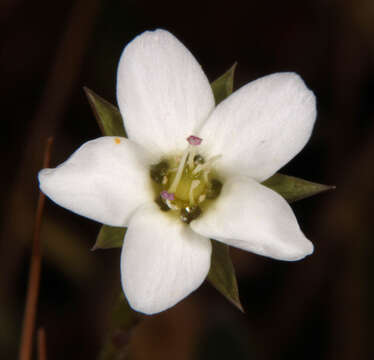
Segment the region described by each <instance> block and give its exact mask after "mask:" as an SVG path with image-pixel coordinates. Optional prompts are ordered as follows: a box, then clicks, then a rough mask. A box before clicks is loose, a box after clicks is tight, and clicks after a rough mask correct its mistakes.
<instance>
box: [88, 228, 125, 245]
mask: <svg viewBox="0 0 374 360" xmlns="http://www.w3.org/2000/svg"><path fill="white" fill-rule="evenodd" d="M126 230H127V228H125V227H116V226H108V225H103V226H102V227H101V229H100V231H99V234H98V235H97V238H96V242H95V245H94V246H93V247H92V249H91V250H92V251H93V250H97V249H113V248H119V247H121V246H122V244H123V239H124V237H125V234H126Z"/></svg>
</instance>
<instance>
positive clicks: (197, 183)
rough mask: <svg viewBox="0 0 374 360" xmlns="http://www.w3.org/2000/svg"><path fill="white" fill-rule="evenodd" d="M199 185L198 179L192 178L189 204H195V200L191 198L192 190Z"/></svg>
mask: <svg viewBox="0 0 374 360" xmlns="http://www.w3.org/2000/svg"><path fill="white" fill-rule="evenodd" d="M199 185H200V180H193V181H192V183H191V187H190V192H189V194H188V195H189V199H190V204H191V205H194V204H195V200H194V198H193V191H194V190H195V189H196V188H197V187H198V186H199Z"/></svg>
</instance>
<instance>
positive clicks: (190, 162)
mask: <svg viewBox="0 0 374 360" xmlns="http://www.w3.org/2000/svg"><path fill="white" fill-rule="evenodd" d="M189 148H190V153H189V155H188V167H189V168H190V170H192V168H193V166H194V158H195V153H196V149H195V147H193V146H189Z"/></svg>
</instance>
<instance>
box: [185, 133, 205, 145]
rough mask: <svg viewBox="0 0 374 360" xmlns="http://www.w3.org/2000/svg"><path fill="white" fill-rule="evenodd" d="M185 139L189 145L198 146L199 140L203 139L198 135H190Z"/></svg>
mask: <svg viewBox="0 0 374 360" xmlns="http://www.w3.org/2000/svg"><path fill="white" fill-rule="evenodd" d="M187 141H188V143H189V144H190V145H194V146H198V145H200V144H201V142H202V141H203V139H202V138H199V137H198V136H195V135H190V136H189V137H188V138H187Z"/></svg>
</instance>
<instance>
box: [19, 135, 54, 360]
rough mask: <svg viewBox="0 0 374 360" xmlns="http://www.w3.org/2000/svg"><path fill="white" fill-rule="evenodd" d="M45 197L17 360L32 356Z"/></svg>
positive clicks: (37, 224) (48, 153) (49, 143)
mask: <svg viewBox="0 0 374 360" xmlns="http://www.w3.org/2000/svg"><path fill="white" fill-rule="evenodd" d="M52 143H53V138H51V137H50V138H48V140H47V145H46V148H45V151H44V160H43V168H46V167H48V166H49V161H50V158H51V147H52ZM44 202H45V195H44V194H43V193H42V192H39V199H38V205H37V209H36V216H35V222H34V232H33V242H32V250H31V262H30V270H29V281H28V289H27V297H26V305H25V313H24V318H23V326H22V336H21V345H20V353H19V360H30V359H31V354H32V344H33V341H32V340H33V334H34V328H35V315H36V308H37V304H38V295H39V284H40V273H41V258H42V252H41V247H40V229H41V224H42V216H43V209H44Z"/></svg>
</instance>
